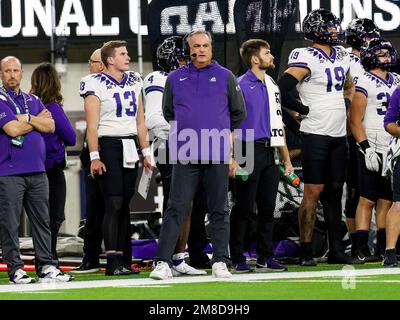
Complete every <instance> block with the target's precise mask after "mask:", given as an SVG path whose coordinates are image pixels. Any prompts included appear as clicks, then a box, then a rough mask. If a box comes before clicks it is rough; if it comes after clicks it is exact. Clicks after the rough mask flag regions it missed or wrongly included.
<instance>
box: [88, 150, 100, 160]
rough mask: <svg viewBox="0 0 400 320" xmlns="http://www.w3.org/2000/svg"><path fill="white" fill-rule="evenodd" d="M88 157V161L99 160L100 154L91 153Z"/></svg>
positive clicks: (96, 152)
mask: <svg viewBox="0 0 400 320" xmlns="http://www.w3.org/2000/svg"><path fill="white" fill-rule="evenodd" d="M89 155H90V161H93V160H100V154H99V152H98V151H92V152H90V153H89Z"/></svg>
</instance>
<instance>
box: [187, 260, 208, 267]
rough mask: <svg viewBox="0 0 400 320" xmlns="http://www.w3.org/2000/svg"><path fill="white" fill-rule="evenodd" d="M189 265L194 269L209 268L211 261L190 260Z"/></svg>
mask: <svg viewBox="0 0 400 320" xmlns="http://www.w3.org/2000/svg"><path fill="white" fill-rule="evenodd" d="M189 264H190V266H191V267H193V268H195V269H211V262H210V260H208V261H206V260H205V261H196V260H193V261H192V260H190V263H189Z"/></svg>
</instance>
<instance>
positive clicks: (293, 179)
mask: <svg viewBox="0 0 400 320" xmlns="http://www.w3.org/2000/svg"><path fill="white" fill-rule="evenodd" d="M279 172H280V174H281V177H282V178H283V179H284V180H285V181H286V183H288V184H290V185H291V186H293V187H295V188H299V187H300V178H299V177H298V176H297V174H295V173H294V172H291V173H289V174H288V175H287V176H285V166H284V165H283V164H282V163H280V164H279Z"/></svg>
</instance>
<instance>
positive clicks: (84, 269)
mask: <svg viewBox="0 0 400 320" xmlns="http://www.w3.org/2000/svg"><path fill="white" fill-rule="evenodd" d="M99 269H100V265H99V264H98V263H91V262H82V264H81V265H80V266H79V267H78V268H75V269H72V270H71V271H70V272H71V273H82V274H84V273H93V272H97V271H99Z"/></svg>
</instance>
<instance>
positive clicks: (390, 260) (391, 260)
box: [382, 250, 397, 268]
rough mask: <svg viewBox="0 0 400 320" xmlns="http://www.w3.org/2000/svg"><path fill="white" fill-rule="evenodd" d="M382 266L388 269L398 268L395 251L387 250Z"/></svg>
mask: <svg viewBox="0 0 400 320" xmlns="http://www.w3.org/2000/svg"><path fill="white" fill-rule="evenodd" d="M382 266H384V267H387V268H394V267H397V256H396V252H395V251H393V252H392V251H389V250H386V252H385V256H384V258H383V261H382Z"/></svg>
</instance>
